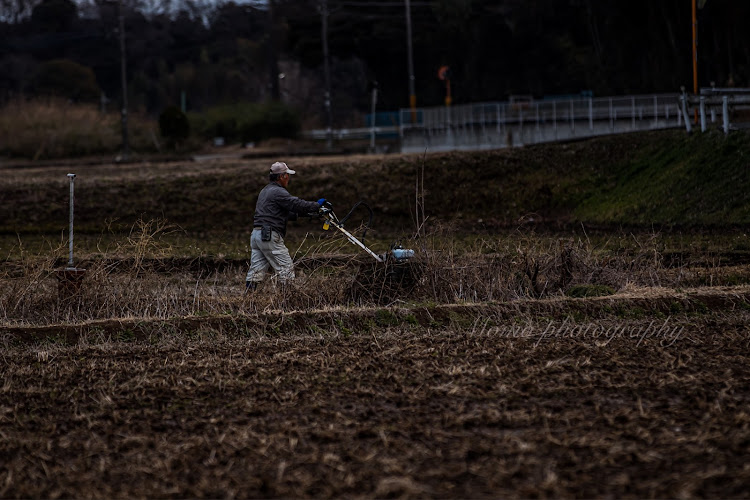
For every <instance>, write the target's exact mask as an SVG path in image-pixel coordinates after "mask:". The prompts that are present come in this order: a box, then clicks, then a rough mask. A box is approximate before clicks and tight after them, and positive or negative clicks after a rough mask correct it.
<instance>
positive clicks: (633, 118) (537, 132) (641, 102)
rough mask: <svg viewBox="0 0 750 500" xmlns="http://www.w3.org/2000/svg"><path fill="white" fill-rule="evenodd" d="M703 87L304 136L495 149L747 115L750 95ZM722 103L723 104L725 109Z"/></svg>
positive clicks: (455, 112)
mask: <svg viewBox="0 0 750 500" xmlns="http://www.w3.org/2000/svg"><path fill="white" fill-rule="evenodd" d="M710 90H711V92H708V91H707V90H706V89H703V92H702V93H703V94H705V95H703V96H700V97H699V96H688V95H686V94H679V93H669V94H650V95H637V96H622V97H596V98H594V97H579V98H569V97H566V98H560V99H543V100H537V101H523V102H483V103H472V104H463V105H456V106H450V107H447V106H434V107H424V108H417V109H416V110H412V109H409V108H404V109H400V110H399V111H398V125H394V126H386V127H383V126H376V127H373V126H371V127H362V128H355V129H341V130H334V131H330V132H329V131H326V130H316V131H311V132H308V133H307V135H308V137H311V138H320V139H322V138H325V137H326V134H328V133H330V134H332V136H333V137H334V138H336V139H349V138H360V139H363V138H369V139H370V145H371V149H376V141H377V139H378V138H379V137H386V136H390V137H393V136H394V135H395V134H396V133H397V134H398V137H399V139H400V150H401V151H402V152H422V151H449V150H474V149H494V148H498V147H513V146H522V145H525V144H534V143H541V142H553V141H564V140H571V139H577V138H586V137H593V136H599V135H607V134H618V133H626V132H633V131H639V130H656V129H665V128H675V127H685V128H686V129H687V130H688V131H690V130H691V122H692V121H693V120H694V117H697V116H700V117H701V122H700V127H701V130H706V129H707V128H709V127H710V126H712V125H711V124H715V123H719V126H723V128H724V130H725V131H728V128H729V120H730V118H729V116H730V111H728V110H729V109H730V108H731V109H732V110H734V111H736V110H742V109H746V110H750V94H748V93H746V91H745V92H744V93H743V89H732V90H738V91H737V92H733V93H721V96H719V93H720V92H718V90H721V89H710ZM728 103H729V104H728Z"/></svg>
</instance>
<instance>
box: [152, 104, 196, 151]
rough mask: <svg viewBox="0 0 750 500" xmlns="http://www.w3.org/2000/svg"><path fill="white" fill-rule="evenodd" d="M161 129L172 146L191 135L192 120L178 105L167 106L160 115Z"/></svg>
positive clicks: (163, 135)
mask: <svg viewBox="0 0 750 500" xmlns="http://www.w3.org/2000/svg"><path fill="white" fill-rule="evenodd" d="M159 131H160V132H161V135H162V137H164V138H165V139H167V140H168V141H169V143H170V145H171V146H172V147H174V146H176V145H177V144H179V143H180V142H181V141H184V140H185V139H187V138H188V136H189V135H190V122H189V121H188V118H187V116H186V115H185V113H183V112H182V111H181V110H180V108H178V107H177V106H167V107H166V108H165V109H164V111H162V113H161V115H159Z"/></svg>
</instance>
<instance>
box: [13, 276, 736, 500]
mask: <svg viewBox="0 0 750 500" xmlns="http://www.w3.org/2000/svg"><path fill="white" fill-rule="evenodd" d="M749 302H750V288H748V287H731V288H719V289H711V290H706V289H701V290H694V291H685V292H679V293H678V292H674V291H668V290H661V291H655V290H640V291H638V290H634V291H631V293H628V294H622V295H617V296H611V297H602V298H594V299H548V300H523V301H517V302H515V303H512V304H509V303H506V304H475V305H464V306H432V307H413V308H395V309H394V308H387V309H382V308H361V309H357V310H346V311H344V310H339V311H333V310H329V311H303V312H297V313H280V312H274V313H267V314H261V315H254V316H249V317H246V318H242V317H236V316H224V317H214V318H203V319H192V320H189V319H185V320H183V321H182V322H179V321H175V322H174V323H169V322H163V321H152V322H148V321H133V320H131V321H128V320H120V321H109V322H106V321H102V322H89V323H85V324H81V325H78V326H76V327H69V328H68V329H67V330H65V331H63V330H60V329H57V331H58V333H65V335H62V334H60V335H58V336H57V337H52V336H50V335H49V333H50V331H46V332H45V331H43V329H42V331H40V330H39V329H34V328H15V329H13V328H6V329H3V330H2V331H3V340H4V343H5V345H4V347H3V349H2V370H1V372H2V380H3V385H2V390H1V391H0V435H2V438H3V439H2V444H0V456H1V457H2V464H3V465H2V468H0V496H2V497H49V498H59V497H97V498H103V497H108V498H109V497H152V498H153V497H160V498H161V497H165V498H185V497H196V498H197V497H337V496H345V497H436V498H455V497H498V496H510V497H610V496H614V497H680V498H684V497H745V496H747V492H748V485H749V484H750V469H748V466H747V464H746V458H747V456H748V452H749V451H750V450H749V448H750V380H749V378H750V377H749V371H748V368H747V366H748V354H747V353H748V347H750V345H749V344H750V336H749V335H748V333H749V332H748V324H750V322H749V321H748V320H749V319H750V317H749V316H750V304H749ZM39 334H41V335H42V337H44V338H46V339H47V340H46V341H44V342H41V343H40V342H38V341H35V340H34V338H35V335H39Z"/></svg>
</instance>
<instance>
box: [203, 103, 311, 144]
mask: <svg viewBox="0 0 750 500" xmlns="http://www.w3.org/2000/svg"><path fill="white" fill-rule="evenodd" d="M190 122H191V124H192V125H193V128H194V130H195V132H196V133H197V134H198V135H200V136H201V137H202V138H204V139H211V138H213V137H223V138H224V139H225V140H226V142H238V141H241V142H251V141H261V140H265V139H270V138H272V137H282V138H287V139H293V138H295V137H297V136H298V135H299V132H300V130H301V128H302V125H301V121H300V118H299V115H298V114H297V112H296V111H295V110H293V109H292V108H290V107H289V106H287V105H286V104H283V103H278V102H268V103H263V104H258V103H237V104H234V105H231V106H217V107H213V108H210V109H208V110H206V111H205V112H203V113H196V114H191V115H190Z"/></svg>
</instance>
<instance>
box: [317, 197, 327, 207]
mask: <svg viewBox="0 0 750 500" xmlns="http://www.w3.org/2000/svg"><path fill="white" fill-rule="evenodd" d="M325 202H326V199H325V198H321V199H319V200H318V205H320V206H321V207H322V206H323V203H325Z"/></svg>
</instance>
